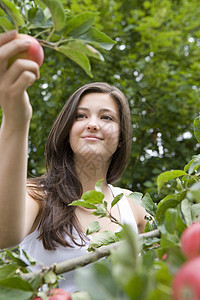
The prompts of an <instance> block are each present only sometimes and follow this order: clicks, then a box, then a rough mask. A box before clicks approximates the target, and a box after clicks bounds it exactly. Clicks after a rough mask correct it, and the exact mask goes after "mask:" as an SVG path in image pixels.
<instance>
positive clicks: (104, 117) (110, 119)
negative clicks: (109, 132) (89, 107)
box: [101, 116, 113, 121]
mask: <svg viewBox="0 0 200 300" xmlns="http://www.w3.org/2000/svg"><path fill="white" fill-rule="evenodd" d="M101 118H102V119H104V120H109V121H112V120H113V118H112V117H111V116H102V117H101Z"/></svg>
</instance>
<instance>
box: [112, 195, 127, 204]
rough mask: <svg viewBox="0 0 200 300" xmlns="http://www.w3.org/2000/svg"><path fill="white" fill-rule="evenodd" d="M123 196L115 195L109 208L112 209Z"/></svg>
mask: <svg viewBox="0 0 200 300" xmlns="http://www.w3.org/2000/svg"><path fill="white" fill-rule="evenodd" d="M123 195H124V194H123V193H122V194H119V195H117V196H116V197H115V198H114V199H113V201H112V202H111V207H113V206H114V205H115V204H117V202H119V200H120V199H121V198H122V197H123Z"/></svg>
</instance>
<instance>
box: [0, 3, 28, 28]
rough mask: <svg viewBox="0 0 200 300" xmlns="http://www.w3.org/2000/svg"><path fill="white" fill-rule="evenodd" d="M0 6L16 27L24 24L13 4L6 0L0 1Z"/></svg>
mask: <svg viewBox="0 0 200 300" xmlns="http://www.w3.org/2000/svg"><path fill="white" fill-rule="evenodd" d="M1 6H2V7H3V9H4V11H5V12H6V13H7V14H8V15H9V16H10V18H11V19H12V21H13V22H14V24H15V25H16V27H18V26H22V25H23V24H24V19H23V17H22V15H21V14H20V12H19V10H18V9H17V8H16V6H15V4H14V3H12V2H11V1H8V0H1Z"/></svg>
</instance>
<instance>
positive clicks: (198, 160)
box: [184, 155, 200, 174]
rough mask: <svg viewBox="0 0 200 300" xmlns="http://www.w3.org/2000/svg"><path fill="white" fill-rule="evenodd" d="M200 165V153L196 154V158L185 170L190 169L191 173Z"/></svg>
mask: <svg viewBox="0 0 200 300" xmlns="http://www.w3.org/2000/svg"><path fill="white" fill-rule="evenodd" d="M199 167H200V155H196V156H194V158H193V159H192V160H191V161H190V162H189V163H188V164H187V165H186V166H185V168H184V171H185V172H186V171H188V173H189V174H192V173H194V171H195V170H197V169H198V168H199Z"/></svg>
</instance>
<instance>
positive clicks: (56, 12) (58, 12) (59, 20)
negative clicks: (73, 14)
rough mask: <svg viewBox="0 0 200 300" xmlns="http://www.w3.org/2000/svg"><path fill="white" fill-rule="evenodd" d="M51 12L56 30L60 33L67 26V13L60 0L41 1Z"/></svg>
mask: <svg viewBox="0 0 200 300" xmlns="http://www.w3.org/2000/svg"><path fill="white" fill-rule="evenodd" d="M41 2H43V3H44V4H45V5H46V6H47V7H48V8H49V10H50V12H51V15H52V19H53V23H54V26H55V30H57V31H60V30H62V29H63V27H64V26H65V12H64V8H63V6H62V3H61V1H59V0H41Z"/></svg>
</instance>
